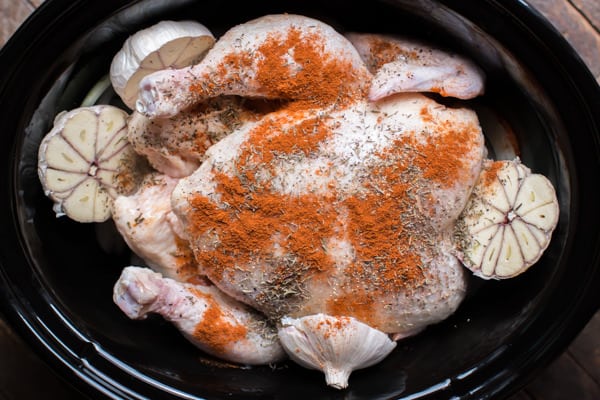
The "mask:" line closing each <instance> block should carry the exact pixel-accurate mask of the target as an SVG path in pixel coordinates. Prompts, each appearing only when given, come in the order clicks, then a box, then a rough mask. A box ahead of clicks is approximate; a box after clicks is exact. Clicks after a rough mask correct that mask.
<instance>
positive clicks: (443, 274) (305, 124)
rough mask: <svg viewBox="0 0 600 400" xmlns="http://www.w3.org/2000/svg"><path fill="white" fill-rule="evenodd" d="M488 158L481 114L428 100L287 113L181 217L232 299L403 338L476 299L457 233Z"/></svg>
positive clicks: (202, 184) (181, 194)
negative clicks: (468, 294) (456, 252)
mask: <svg viewBox="0 0 600 400" xmlns="http://www.w3.org/2000/svg"><path fill="white" fill-rule="evenodd" d="M290 143H292V144H290ZM485 154H486V151H485V147H484V140H483V135H482V132H481V129H480V127H479V123H478V120H477V117H476V115H475V114H474V113H473V112H472V111H470V110H466V109H450V108H446V107H444V106H442V105H440V104H438V103H436V102H435V101H433V100H431V99H428V98H426V97H424V96H422V95H419V94H405V95H397V96H393V97H391V98H389V99H387V100H385V101H381V102H378V103H371V102H369V101H364V100H362V101H361V100H357V101H356V102H354V103H352V104H351V106H348V107H344V108H341V109H339V110H335V111H332V112H330V113H328V114H327V115H323V110H322V109H304V110H299V111H298V110H296V111H291V110H290V109H285V110H281V111H279V112H274V113H272V114H269V115H268V116H267V117H265V118H264V119H263V120H261V121H259V122H257V123H255V124H251V125H247V126H245V127H244V128H242V129H240V130H238V131H236V132H234V133H233V134H231V135H230V136H228V137H226V138H225V139H223V140H221V141H220V142H219V143H217V144H215V145H214V146H212V147H211V148H210V149H209V150H208V152H207V158H206V160H205V162H204V163H203V164H202V165H201V166H200V168H199V169H198V170H197V171H196V172H195V173H194V174H192V175H191V176H190V177H187V178H184V179H182V180H181V181H180V182H179V183H178V185H177V187H176V188H175V190H174V191H173V210H174V212H175V213H176V214H177V216H178V217H179V218H180V219H181V221H182V224H183V226H184V229H185V231H186V233H187V236H188V237H190V238H192V239H191V241H190V244H191V247H192V249H193V251H194V254H195V256H196V259H197V261H198V263H199V266H200V268H201V272H202V273H204V274H206V275H207V276H208V277H209V278H210V279H211V280H212V281H213V282H214V283H215V284H216V285H217V286H218V287H219V288H220V289H222V290H223V291H224V292H226V293H227V294H229V295H231V296H232V297H234V298H236V299H238V300H240V301H242V302H244V303H247V304H249V305H251V306H253V307H255V308H256V309H258V310H259V311H261V312H263V313H265V314H266V315H267V316H269V317H271V318H274V319H277V318H281V317H282V316H292V317H300V316H304V315H309V314H316V313H324V314H328V315H344V316H350V317H354V318H356V319H358V320H360V321H362V322H364V323H366V324H368V325H370V326H371V327H374V328H376V329H379V330H382V331H384V332H387V333H394V334H397V337H402V336H407V335H410V334H414V333H416V332H418V331H419V330H421V329H423V328H424V327H425V326H427V325H429V324H431V323H435V322H438V321H441V320H443V319H445V318H446V317H448V316H449V315H450V314H451V313H452V312H454V310H455V309H456V308H457V307H458V305H459V303H460V302H461V300H462V299H463V296H464V294H465V291H466V283H465V275H464V272H463V269H462V267H461V265H460V263H459V262H458V260H457V259H456V258H455V257H454V256H453V255H452V252H451V248H452V245H451V232H452V227H453V224H454V222H455V221H456V219H457V218H458V216H459V214H460V212H461V210H462V209H463V208H464V205H465V203H466V201H467V198H468V195H469V193H470V191H471V188H472V187H473V185H474V183H475V181H476V179H477V176H478V174H479V172H480V169H481V165H482V162H483V160H484V157H485Z"/></svg>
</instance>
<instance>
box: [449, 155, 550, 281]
mask: <svg viewBox="0 0 600 400" xmlns="http://www.w3.org/2000/svg"><path fill="white" fill-rule="evenodd" d="M558 216H559V207H558V200H557V198H556V193H555V191H554V188H553V187H552V184H551V183H550V181H549V180H548V179H547V178H546V177H544V176H543V175H540V174H532V173H531V171H530V170H529V168H527V167H526V166H524V165H523V164H521V162H520V161H519V160H518V159H516V160H513V161H494V162H492V161H488V162H486V164H485V165H484V168H483V170H482V172H481V175H480V178H479V181H478V183H477V184H476V186H475V188H474V190H473V193H472V195H471V197H470V198H469V201H468V203H467V205H466V207H465V209H464V211H463V213H462V214H461V217H460V218H459V220H458V223H457V230H456V235H455V237H456V238H457V239H458V240H457V243H456V245H457V249H458V256H459V258H460V259H461V261H462V262H463V264H464V265H465V266H466V267H467V268H468V269H470V270H471V271H473V273H474V274H475V275H477V276H479V277H481V278H484V279H506V278H511V277H513V276H517V275H519V274H521V273H523V272H525V271H526V270H527V269H528V268H529V267H530V266H531V265H533V264H534V263H535V262H537V261H538V260H539V258H540V257H541V256H542V254H543V252H544V250H545V249H546V248H547V247H548V244H549V243H550V239H551V236H552V232H553V230H554V228H555V227H556V225H557V223H558Z"/></svg>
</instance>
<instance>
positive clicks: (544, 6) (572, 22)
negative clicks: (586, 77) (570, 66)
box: [528, 0, 600, 82]
mask: <svg viewBox="0 0 600 400" xmlns="http://www.w3.org/2000/svg"><path fill="white" fill-rule="evenodd" d="M594 1H597V0H594ZM528 2H529V3H530V4H531V5H532V6H533V7H534V8H536V9H537V10H538V11H539V12H540V13H542V14H543V15H544V16H545V17H546V18H547V19H548V20H550V21H551V22H552V24H553V25H554V26H555V27H556V29H557V30H558V31H559V32H561V33H562V34H563V36H564V37H565V38H566V39H567V40H568V41H569V43H570V44H571V45H572V46H573V48H575V50H577V52H578V53H579V55H580V56H581V58H582V59H583V60H584V61H585V63H586V64H587V66H588V68H589V69H590V71H591V72H592V74H593V75H594V76H595V77H596V80H598V82H600V35H599V34H598V32H597V31H596V29H595V28H594V27H593V26H592V25H591V24H590V22H589V21H588V19H587V18H586V16H584V15H583V14H582V13H581V12H580V10H579V9H577V8H575V7H574V6H573V4H571V3H569V1H567V0H528Z"/></svg>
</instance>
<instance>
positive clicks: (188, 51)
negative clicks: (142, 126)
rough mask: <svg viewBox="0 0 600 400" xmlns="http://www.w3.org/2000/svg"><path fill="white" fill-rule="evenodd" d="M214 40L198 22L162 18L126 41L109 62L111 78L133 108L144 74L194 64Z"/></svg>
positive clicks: (124, 99)
mask: <svg viewBox="0 0 600 400" xmlns="http://www.w3.org/2000/svg"><path fill="white" fill-rule="evenodd" d="M214 43H215V38H214V36H213V35H212V33H211V32H210V31H209V30H208V29H207V28H206V27H205V26H204V25H202V24H200V23H198V22H195V21H161V22H159V23H157V24H155V25H153V26H150V27H148V28H146V29H142V30H141V31H138V32H136V33H135V34H133V35H132V36H130V37H129V38H128V39H127V40H126V41H125V43H124V44H123V47H122V48H121V50H120V51H119V52H118V53H117V54H116V55H115V57H114V58H113V60H112V63H111V65H110V81H111V83H112V85H113V88H114V89H115V92H117V94H118V95H119V96H120V97H121V99H122V100H123V102H124V103H125V104H126V105H127V106H128V107H129V108H131V109H134V108H135V102H136V100H137V97H138V89H139V83H140V81H141V80H142V78H143V77H144V76H146V75H148V74H151V73H152V72H156V71H160V70H163V69H168V68H182V67H185V66H188V65H191V64H194V63H195V62H197V61H199V60H200V59H201V58H202V57H204V55H205V54H206V52H207V51H208V50H209V49H210V48H211V47H212V46H213V44H214Z"/></svg>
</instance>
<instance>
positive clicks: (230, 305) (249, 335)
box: [114, 267, 285, 365]
mask: <svg viewBox="0 0 600 400" xmlns="http://www.w3.org/2000/svg"><path fill="white" fill-rule="evenodd" d="M114 301H115V303H116V304H117V305H118V306H119V308H120V309H121V310H122V311H123V312H124V313H125V314H126V315H127V316H128V317H129V318H132V319H144V318H146V316H147V315H148V314H150V313H156V314H160V315H161V316H162V317H164V318H165V319H166V320H168V321H171V322H172V323H173V324H174V325H175V326H176V327H177V328H178V329H179V330H180V331H181V333H182V334H183V335H184V336H185V337H186V338H187V339H188V340H189V341H190V342H192V343H194V344H195V345H196V346H198V347H199V348H200V349H202V350H203V351H205V352H207V353H208V354H212V355H214V356H217V357H220V358H222V359H225V360H228V361H233V362H237V363H241V364H251V365H252V364H269V363H273V362H277V361H280V360H282V359H283V358H285V353H284V351H283V349H282V348H281V346H280V344H279V342H278V340H277V332H276V330H275V329H274V328H273V327H272V326H270V325H269V324H268V323H267V321H266V320H265V318H264V317H263V316H261V315H260V314H258V313H257V312H256V311H254V310H252V309H250V308H249V307H247V306H245V305H244V304H241V303H239V302H237V301H235V300H233V299H231V298H229V297H227V296H226V295H224V294H223V293H221V291H219V290H218V289H216V288H215V287H214V286H212V285H211V284H209V283H205V284H190V283H181V282H177V281H175V280H173V279H169V278H164V277H163V276H162V275H161V274H159V273H157V272H153V271H151V270H149V269H147V268H140V267H127V268H125V269H124V270H123V272H122V274H121V276H120V278H119V280H118V281H117V283H116V284H115V288H114Z"/></svg>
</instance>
